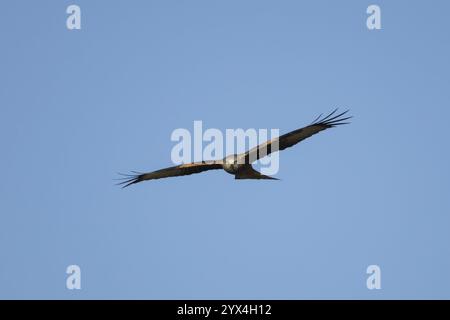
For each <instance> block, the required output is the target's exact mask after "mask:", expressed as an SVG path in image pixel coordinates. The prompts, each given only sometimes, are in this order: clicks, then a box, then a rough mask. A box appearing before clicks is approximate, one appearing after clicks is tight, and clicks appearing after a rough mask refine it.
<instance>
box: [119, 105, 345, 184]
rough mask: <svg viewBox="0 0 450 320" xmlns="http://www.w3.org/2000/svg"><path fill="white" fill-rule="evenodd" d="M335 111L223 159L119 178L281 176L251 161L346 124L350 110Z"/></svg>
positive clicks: (131, 180) (126, 180) (135, 180)
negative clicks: (216, 174)
mask: <svg viewBox="0 0 450 320" xmlns="http://www.w3.org/2000/svg"><path fill="white" fill-rule="evenodd" d="M336 111H337V109H336V110H334V111H333V112H332V113H330V114H329V115H328V116H326V117H324V118H321V115H320V116H319V117H318V118H317V119H316V120H314V121H313V123H312V124H310V125H309V126H306V127H304V128H300V129H297V130H294V131H291V132H289V133H286V134H284V135H282V136H280V137H277V138H274V139H272V140H269V141H266V142H264V143H262V144H260V145H258V146H256V147H254V148H252V149H250V150H248V151H247V152H244V153H241V154H234V155H229V156H226V157H225V158H224V159H222V160H216V161H202V162H193V163H187V164H181V165H179V166H174V167H169V168H165V169H161V170H157V171H153V172H149V173H140V172H134V174H131V175H125V178H124V181H122V182H120V183H119V184H122V185H123V187H127V186H129V185H131V184H134V183H138V182H141V181H145V180H154V179H161V178H169V177H176V176H185V175H190V174H194V173H200V172H203V171H208V170H216V169H223V170H224V171H226V172H227V173H229V174H232V175H234V178H235V179H270V180H278V179H276V178H273V177H270V176H266V175H263V174H261V173H260V172H258V171H256V170H255V169H253V167H252V165H251V164H252V163H253V162H255V161H256V160H259V159H260V158H264V157H265V156H267V155H269V154H271V153H273V152H277V151H281V150H284V149H286V148H289V147H292V146H293V145H296V144H297V143H299V142H300V141H302V140H304V139H306V138H309V137H310V136H312V135H314V134H316V133H318V132H320V131H322V130H325V129H328V128H333V127H335V126H338V125H342V124H346V123H347V122H345V120H348V119H350V118H351V117H350V116H349V117H343V116H344V115H345V114H346V113H347V112H348V110H347V111H345V112H342V113H340V114H337V115H335V113H336Z"/></svg>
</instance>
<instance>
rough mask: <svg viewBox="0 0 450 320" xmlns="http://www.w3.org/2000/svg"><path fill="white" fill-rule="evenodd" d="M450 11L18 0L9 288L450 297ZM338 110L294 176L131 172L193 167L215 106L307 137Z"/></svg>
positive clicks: (8, 97)
mask: <svg viewBox="0 0 450 320" xmlns="http://www.w3.org/2000/svg"><path fill="white" fill-rule="evenodd" d="M74 3H75V4H78V5H79V6H80V7H81V10H82V30H79V31H76V30H75V31H69V30H67V28H66V18H67V14H66V8H67V6H68V5H70V4H74ZM373 3H375V4H378V5H380V7H381V14H382V17H381V18H382V30H379V31H369V30H368V29H367V27H366V18H367V14H366V8H367V6H368V5H370V4H373ZM449 12H450V4H449V2H448V1H433V2H429V1H360V0H359V1H284V0H283V1H266V0H263V1H261V0H257V1H256V0H254V1H250V0H248V1H236V0H233V1H224V0H215V1H206V0H195V1H86V0H83V1H82V0H77V1H4V2H2V5H1V10H0V40H1V50H0V65H1V69H0V110H1V116H0V146H1V151H0V152H1V153H0V155H1V156H0V164H1V170H2V174H1V181H2V182H1V183H0V199H1V201H0V298H43V299H46V298H62V299H79V298H87V299H90V298H138V299H141V298H149V299H156V298H165V299H167V298H200V299H216V298H238V299H239V298H246V299H247V298H248V299H250V298H266V299H301V298H326V299H328V298H343V299H349V298H362V299H380V298H385V299H390V298H450V272H449V270H450V248H449V244H450V233H449V227H450V197H449V190H450V169H449V163H450V152H449V140H448V139H449V137H450V126H449V124H448V118H449V117H450V111H449V110H450V109H449V108H450V90H449V85H450V60H449V57H450V42H449V39H450V37H449V33H450V27H449V22H448V15H449ZM335 107H341V108H343V109H345V108H349V109H351V113H352V115H353V116H354V119H353V121H352V124H350V125H348V126H344V127H339V128H336V129H331V130H327V131H325V132H322V133H320V134H318V135H316V136H314V137H312V138H310V139H308V140H307V141H304V142H302V143H301V144H299V145H298V146H296V147H295V148H292V149H288V150H286V151H283V152H282V153H281V155H280V162H281V163H280V172H279V173H278V175H277V176H278V177H279V178H281V179H282V180H281V181H235V180H234V179H233V176H231V175H228V174H226V173H225V172H220V171H212V172H207V173H203V174H199V175H192V176H188V177H183V178H173V179H166V180H159V181H152V182H146V183H142V184H138V185H135V186H132V187H130V188H127V189H120V188H118V187H117V186H115V185H114V180H113V179H114V178H116V177H117V175H116V172H127V171H129V170H140V171H152V170H156V169H160V168H163V167H166V166H170V165H172V163H171V159H170V152H171V149H172V147H173V146H174V144H175V143H174V142H172V141H170V134H171V133H172V131H173V130H174V129H176V128H187V129H189V130H192V127H193V121H194V120H202V121H203V125H204V127H205V128H219V129H221V130H224V129H226V128H279V129H280V133H285V132H288V131H291V130H293V129H296V128H298V127H301V126H303V125H306V124H309V123H310V122H311V121H312V120H313V119H314V118H315V117H316V116H317V115H318V114H320V113H326V112H329V111H331V110H333V109H334V108H335ZM71 264H77V265H79V266H80V267H81V271H82V280H81V281H82V284H81V285H82V289H81V290H68V289H66V277H67V275H66V268H67V266H68V265H71ZM371 264H376V265H379V266H380V268H381V272H382V280H381V285H382V289H381V290H368V289H367V288H366V279H367V276H368V275H367V274H366V268H367V266H369V265H371Z"/></svg>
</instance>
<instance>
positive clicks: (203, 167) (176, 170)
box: [118, 161, 222, 188]
mask: <svg viewBox="0 0 450 320" xmlns="http://www.w3.org/2000/svg"><path fill="white" fill-rule="evenodd" d="M215 169H222V164H221V163H219V162H214V161H211V162H208V161H203V162H193V163H188V164H182V165H179V166H175V167H169V168H165V169H161V170H157V171H153V172H148V173H140V172H133V173H134V174H121V175H123V176H124V177H123V181H122V182H119V183H118V184H119V185H123V188H125V187H128V186H129V185H131V184H134V183H138V182H141V181H145V180H154V179H161V178H169V177H178V176H187V175H189V174H193V173H200V172H203V171H207V170H215Z"/></svg>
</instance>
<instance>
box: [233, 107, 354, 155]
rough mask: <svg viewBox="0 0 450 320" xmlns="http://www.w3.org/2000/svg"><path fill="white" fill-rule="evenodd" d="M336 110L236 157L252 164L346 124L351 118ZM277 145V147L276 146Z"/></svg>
mask: <svg viewBox="0 0 450 320" xmlns="http://www.w3.org/2000/svg"><path fill="white" fill-rule="evenodd" d="M337 110H338V109H335V110H334V111H333V112H332V113H330V114H329V115H327V116H326V117H324V118H322V115H320V116H318V117H317V118H316V119H315V120H314V121H313V122H312V123H311V124H310V125H309V126H307V127H304V128H300V129H297V130H294V131H292V132H289V133H286V134H284V135H282V136H280V137H277V138H274V139H272V140H269V141H267V142H264V143H261V144H260V145H258V146H256V147H254V148H252V149H250V150H249V151H247V152H245V153H242V154H241V155H239V156H238V159H240V161H242V162H243V163H252V162H255V161H256V160H258V159H260V158H264V157H265V156H267V155H269V154H271V153H272V152H276V151H281V150H284V149H286V148H289V147H292V146H293V145H296V144H297V143H299V142H300V141H302V140H304V139H306V138H309V137H311V136H312V135H314V134H316V133H318V132H320V131H322V130H325V129H328V128H333V127H335V126H338V125H342V124H347V123H348V122H345V120H348V119H350V118H351V116H347V117H345V115H346V114H347V112H348V110H347V111H344V112H342V113H339V114H336V112H337ZM277 145H278V146H277Z"/></svg>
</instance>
